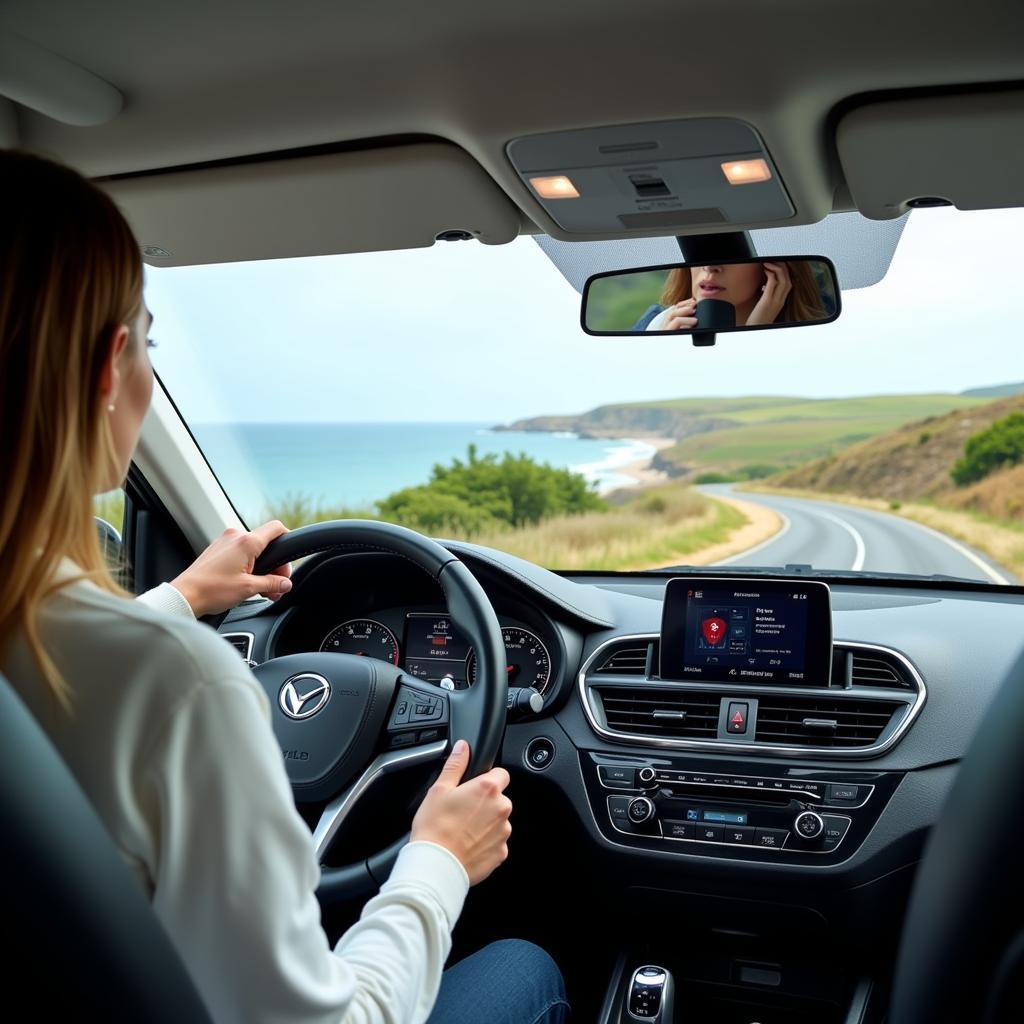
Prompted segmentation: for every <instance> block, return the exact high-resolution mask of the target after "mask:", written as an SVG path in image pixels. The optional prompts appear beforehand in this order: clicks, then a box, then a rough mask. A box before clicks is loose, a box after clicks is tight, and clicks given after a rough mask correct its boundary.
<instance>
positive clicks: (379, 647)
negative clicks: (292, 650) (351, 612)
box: [320, 619, 398, 665]
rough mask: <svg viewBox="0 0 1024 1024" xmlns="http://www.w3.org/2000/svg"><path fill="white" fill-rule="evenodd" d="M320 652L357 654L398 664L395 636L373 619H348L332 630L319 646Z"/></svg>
mask: <svg viewBox="0 0 1024 1024" xmlns="http://www.w3.org/2000/svg"><path fill="white" fill-rule="evenodd" d="M320 650H321V651H330V652H331V653H333V654H357V655H360V656H361V657H364V658H377V659H378V660H379V661H390V662H391V664H392V665H397V664H398V641H397V640H396V639H395V634H394V633H392V632H391V630H390V629H388V627H387V626H384V625H382V624H381V623H379V622H377V621H376V620H375V619H349V620H348V622H343V623H342V624H341V625H340V626H337V627H336V628H335V629H332V630H331V631H330V633H328V634H327V636H326V637H325V638H324V642H323V643H322V644H321V645H320Z"/></svg>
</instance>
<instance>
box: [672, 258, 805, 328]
mask: <svg viewBox="0 0 1024 1024" xmlns="http://www.w3.org/2000/svg"><path fill="white" fill-rule="evenodd" d="M749 262H750V263H757V262H760V261H759V260H750V261H749ZM786 265H787V266H788V267H789V278H790V281H792V285H793V286H792V287H791V288H790V290H789V294H788V295H787V296H786V301H785V302H784V303H783V304H782V309H780V310H779V314H778V316H777V317H776V318H775V319H776V321H777V322H779V323H793V322H799V321H803V320H821V319H823V318H824V316H825V304H824V303H823V302H822V298H821V290H820V289H819V288H818V281H817V279H816V278H815V276H814V271H813V270H812V269H811V264H810V261H809V260H794V261H793V262H792V263H787V264H786ZM692 297H693V280H692V277H691V275H690V268H689V267H677V268H676V269H675V270H670V271H669V274H668V277H667V278H666V279H665V290H664V291H663V292H662V293H661V299H660V300H659V301H660V302H661V305H662V306H674V305H675V304H676V303H677V302H682V301H683V299H689V298H692Z"/></svg>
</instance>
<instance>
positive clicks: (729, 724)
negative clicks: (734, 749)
mask: <svg viewBox="0 0 1024 1024" xmlns="http://www.w3.org/2000/svg"><path fill="white" fill-rule="evenodd" d="M749 707H750V705H749V704H745V703H740V702H738V701H730V702H729V712H728V715H727V716H726V727H725V731H726V732H737V733H744V732H746V731H747V709H748V708H749Z"/></svg>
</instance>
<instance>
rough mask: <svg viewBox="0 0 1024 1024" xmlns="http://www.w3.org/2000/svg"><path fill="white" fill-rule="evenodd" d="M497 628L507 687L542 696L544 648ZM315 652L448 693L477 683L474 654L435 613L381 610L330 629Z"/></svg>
mask: <svg viewBox="0 0 1024 1024" xmlns="http://www.w3.org/2000/svg"><path fill="white" fill-rule="evenodd" d="M501 627H502V629H501V632H502V640H503V641H504V643H505V660H506V671H507V673H508V685H509V686H517V687H529V688H531V689H534V690H536V691H537V692H538V693H539V694H540V695H541V696H544V694H545V693H547V691H548V690H549V689H550V686H551V668H552V661H551V654H550V652H549V650H548V644H545V642H544V641H543V640H542V639H541V637H540V636H538V634H537V633H536V632H535V631H534V630H532V629H530V628H529V627H528V626H526V625H524V624H523V623H521V622H518V621H516V620H512V619H509V618H508V617H507V616H505V617H503V618H502V619H501ZM549 643H550V641H549ZM318 650H321V651H331V652H334V653H337V654H354V655H357V656H362V657H374V658H379V659H381V660H382V661H388V662H390V663H391V664H393V665H398V666H400V667H402V668H404V669H405V671H406V672H408V673H409V675H411V676H414V677H415V678H417V679H422V680H425V681H427V682H429V683H433V684H435V685H436V686H439V687H441V688H443V689H447V690H461V689H465V688H466V687H468V686H470V685H471V684H472V683H474V682H475V681H476V653H475V651H474V650H473V648H472V646H470V644H469V642H468V641H467V640H466V639H465V638H464V637H463V636H462V634H461V633H460V632H459V630H458V627H456V626H455V624H454V623H453V622H452V620H451V618H450V616H449V615H448V614H447V612H446V611H445V610H444V608H440V607H438V608H428V609H422V608H418V609H409V608H382V609H379V610H378V611H375V612H374V614H373V617H368V616H364V617H362V618H355V619H347V620H346V621H345V622H342V623H339V624H338V625H337V626H334V627H332V629H331V630H330V632H328V634H327V635H326V636H325V637H324V639H323V641H322V642H321V644H320V647H319V648H318Z"/></svg>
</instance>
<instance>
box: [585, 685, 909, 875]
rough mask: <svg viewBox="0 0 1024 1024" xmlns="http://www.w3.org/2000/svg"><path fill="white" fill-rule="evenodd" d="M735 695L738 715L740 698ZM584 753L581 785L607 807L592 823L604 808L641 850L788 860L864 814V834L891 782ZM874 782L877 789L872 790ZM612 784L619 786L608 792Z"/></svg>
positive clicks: (835, 840) (834, 842) (834, 837)
mask: <svg viewBox="0 0 1024 1024" xmlns="http://www.w3.org/2000/svg"><path fill="white" fill-rule="evenodd" d="M733 703H736V704H739V705H741V707H740V708H738V709H737V710H739V711H740V712H741V713H742V703H743V702H742V701H736V702H733ZM590 756H591V758H592V766H591V767H590V769H589V774H588V775H587V789H588V792H589V793H590V795H591V798H593V797H594V796H596V795H598V794H600V803H601V804H603V805H605V806H603V807H602V812H603V815H599V816H598V817H599V824H601V821H600V819H601V817H602V816H603V820H604V824H603V825H601V827H602V829H605V830H607V828H608V826H610V828H611V829H612V830H613V831H615V832H620V833H626V834H628V835H629V836H631V837H633V839H634V840H635V841H636V842H635V844H634V845H641V846H645V847H646V848H651V844H652V843H653V844H656V845H663V846H664V847H665V848H666V849H670V848H671V849H676V850H678V851H679V852H686V853H699V852H701V849H702V847H703V848H704V849H705V851H706V852H707V853H708V854H711V855H714V856H718V857H728V856H742V851H744V850H747V851H757V853H756V854H755V855H754V856H752V857H751V858H750V859H761V860H763V859H764V855H765V854H768V855H770V856H771V857H772V858H774V857H776V856H779V858H780V860H783V861H786V862H791V863H800V862H806V858H807V857H808V856H811V857H814V856H820V855H824V854H830V853H833V852H834V851H835V850H837V849H838V848H839V847H840V846H841V845H842V844H843V842H844V841H846V842H850V840H849V838H848V837H849V836H850V834H851V829H852V828H853V826H854V824H855V822H856V820H857V817H858V816H863V817H864V818H865V820H866V825H865V827H863V828H862V830H861V831H860V833H859V836H860V838H859V839H858V840H857V841H858V842H859V841H860V840H861V839H863V836H864V835H865V834H866V831H867V829H868V828H870V826H871V824H872V822H873V820H874V819H877V816H878V813H880V811H881V809H882V807H883V806H884V803H885V800H887V799H888V797H889V796H890V795H891V794H892V792H893V790H894V789H895V785H896V783H897V781H898V776H895V775H892V776H889V775H885V774H884V773H877V772H876V773H869V772H862V773H859V775H854V777H855V778H856V779H857V781H855V782H851V783H847V782H841V781H836V776H835V775H833V776H832V777H831V778H830V777H829V775H828V773H827V772H813V773H812V772H810V771H806V772H805V771H802V770H801V769H797V768H791V769H786V768H784V767H781V766H780V768H781V770H780V772H779V774H777V775H739V774H733V773H731V772H729V771H728V767H729V765H728V762H723V761H714V762H712V761H708V762H706V763H707V765H709V766H710V770H708V769H705V770H700V766H701V764H702V761H700V760H697V759H688V760H685V761H683V760H679V759H672V760H670V759H669V758H657V759H652V762H651V763H648V764H644V763H643V759H642V758H630V759H629V762H631V763H629V762H627V759H626V758H621V759H619V760H618V762H616V761H615V760H613V759H611V758H609V760H608V761H607V762H604V761H602V760H601V759H600V756H599V755H590ZM723 769H725V770H724V771H723ZM850 774H854V773H852V772H851V773H850ZM864 780H870V781H864ZM879 788H881V790H882V791H883V793H884V794H885V795H884V797H880V796H878V795H877V792H876V791H877V790H879ZM616 789H618V790H621V791H622V792H621V793H619V794H614V793H612V794H609V793H608V792H607V791H608V790H616ZM602 791H603V792H602ZM872 801H874V802H872ZM840 808H842V811H840V810H839V809H840ZM676 844H682V845H678V846H677V845H676ZM627 845H629V844H628V843H627Z"/></svg>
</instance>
